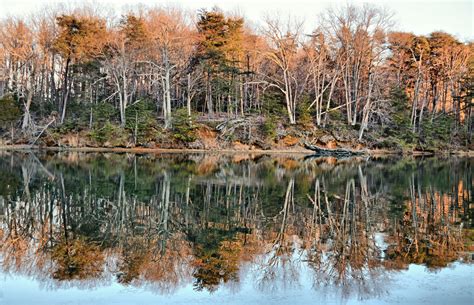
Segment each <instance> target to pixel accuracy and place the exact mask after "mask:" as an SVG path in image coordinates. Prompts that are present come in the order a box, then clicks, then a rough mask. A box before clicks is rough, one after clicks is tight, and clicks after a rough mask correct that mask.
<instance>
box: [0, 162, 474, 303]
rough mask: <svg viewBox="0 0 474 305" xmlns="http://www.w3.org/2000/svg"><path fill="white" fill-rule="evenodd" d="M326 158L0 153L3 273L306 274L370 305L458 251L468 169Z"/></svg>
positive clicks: (178, 278) (142, 281)
mask: <svg viewBox="0 0 474 305" xmlns="http://www.w3.org/2000/svg"><path fill="white" fill-rule="evenodd" d="M326 161H328V162H325V161H324V160H320V159H316V160H315V159H309V160H304V159H298V158H291V157H278V158H272V157H269V156H258V157H255V158H253V157H251V156H248V157H246V158H236V157H235V156H216V155H211V156H208V155H188V156H182V155H176V156H166V155H157V156H136V155H114V154H100V155H96V154H80V153H67V154H64V153H61V154H55V155H40V156H39V157H36V156H34V155H32V154H29V153H27V154H21V153H15V154H10V155H9V154H5V153H3V155H2V156H0V170H1V171H2V172H3V173H7V174H6V175H1V176H0V242H1V245H0V257H1V258H2V270H3V271H7V272H12V273H21V274H26V275H28V276H30V277H34V278H36V279H39V280H41V281H43V282H45V283H47V285H50V286H51V287H60V286H62V285H70V284H72V285H82V286H84V285H86V286H89V287H91V286H94V285H97V284H98V283H100V282H105V281H108V280H111V279H115V280H116V281H117V282H119V283H121V284H122V285H132V286H137V287H147V288H148V289H151V290H153V291H156V292H158V293H172V292H174V291H175V290H176V289H177V288H178V287H182V286H184V285H188V284H191V283H192V285H193V286H194V288H195V289H196V290H207V291H211V292H212V291H216V290H217V289H218V288H219V287H220V286H222V285H229V284H231V285H232V286H233V287H237V289H238V286H239V284H240V282H241V281H244V280H246V281H248V280H250V279H251V280H255V283H256V284H257V287H258V288H259V289H262V290H272V289H279V288H281V287H283V288H284V287H289V286H298V285H300V283H301V277H302V275H303V273H304V275H307V274H308V272H310V274H312V278H313V284H314V287H315V288H316V289H321V290H322V291H323V290H324V291H332V292H334V293H336V294H338V295H341V296H343V297H348V296H350V295H357V296H358V297H359V298H370V297H374V296H377V295H380V294H383V293H384V291H386V290H387V289H386V288H385V287H386V286H387V285H389V284H390V282H389V280H388V276H389V274H390V272H395V271H396V270H400V269H404V268H407V267H408V265H409V264H413V263H415V264H424V265H426V266H428V267H429V268H442V267H445V266H447V265H448V264H449V263H450V262H453V261H456V260H458V259H459V258H460V257H461V256H463V255H464V253H465V251H466V242H469V241H466V239H465V236H466V234H465V233H466V229H469V230H472V229H470V228H469V225H470V224H469V223H468V222H466V219H468V218H469V217H470V216H469V213H470V209H469V203H470V202H472V176H471V175H472V170H471V168H472V160H471V159H459V160H456V159H455V160H451V161H444V160H436V159H431V160H414V159H402V160H399V161H396V162H394V161H393V160H384V159H382V160H372V161H366V160H352V161H351V160H343V161H338V160H326ZM289 164H291V166H290V165H289ZM434 172H436V175H435V174H434ZM471 225H472V224H471ZM322 288H324V289H322ZM327 288H331V289H327Z"/></svg>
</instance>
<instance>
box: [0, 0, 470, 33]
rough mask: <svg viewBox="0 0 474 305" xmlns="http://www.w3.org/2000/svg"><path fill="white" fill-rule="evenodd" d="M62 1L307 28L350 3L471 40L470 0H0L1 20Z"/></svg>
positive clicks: (408, 27)
mask: <svg viewBox="0 0 474 305" xmlns="http://www.w3.org/2000/svg"><path fill="white" fill-rule="evenodd" d="M61 2H67V3H71V2H76V3H79V4H80V3H83V2H98V3H101V4H102V5H107V6H111V7H112V8H113V9H114V10H116V11H117V13H119V12H120V11H121V10H124V9H126V8H127V6H130V5H135V4H138V3H142V4H145V5H156V4H172V5H178V6H180V7H182V8H187V9H193V10H197V9H200V8H212V7H213V6H218V7H220V8H221V9H223V10H224V11H232V12H234V11H238V12H239V13H241V14H243V15H244V16H245V17H246V18H247V19H249V20H250V21H253V22H257V23H258V22H259V20H261V18H262V16H264V15H265V14H272V13H279V14H281V15H291V16H293V17H298V18H303V19H304V20H305V22H306V26H307V27H308V28H311V27H312V25H314V24H316V20H317V19H316V18H317V16H318V14H319V13H320V12H322V11H323V10H324V9H325V8H326V7H328V6H335V5H336V6H337V5H338V4H339V5H341V4H345V3H347V2H351V3H364V2H369V3H374V4H377V5H380V6H384V7H387V8H389V9H390V10H391V11H393V12H394V13H395V18H394V21H395V22H396V26H395V30H403V31H408V32H413V33H415V34H428V33H430V32H433V31H438V30H442V31H445V32H448V33H450V34H454V35H456V36H457V37H458V38H459V39H461V40H463V41H467V40H473V39H474V31H473V28H474V25H473V15H474V11H473V9H474V7H473V1H471V0H433V1H432V0H352V1H351V0H349V1H344V0H332V1H327V0H322V1H318V0H312V1H311V0H175V1H160V0H101V1H97V0H95V1H94V0H87V1H79V0H76V1H70V0H69V1H64V0H62V1H61V0H0V18H1V17H4V16H8V15H24V14H29V13H33V12H35V11H38V10H40V9H41V8H42V7H44V5H47V4H54V3H61Z"/></svg>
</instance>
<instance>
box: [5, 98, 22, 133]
mask: <svg viewBox="0 0 474 305" xmlns="http://www.w3.org/2000/svg"><path fill="white" fill-rule="evenodd" d="M20 114H21V113H20V108H19V107H18V104H17V103H16V102H15V100H14V99H13V97H12V96H10V95H6V96H4V97H2V98H0V127H8V126H9V125H10V124H12V123H14V122H15V121H17V120H19V119H20V116H21V115H20Z"/></svg>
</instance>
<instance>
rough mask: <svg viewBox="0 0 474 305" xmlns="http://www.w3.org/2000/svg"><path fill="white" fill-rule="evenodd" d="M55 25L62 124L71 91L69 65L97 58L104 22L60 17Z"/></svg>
mask: <svg viewBox="0 0 474 305" xmlns="http://www.w3.org/2000/svg"><path fill="white" fill-rule="evenodd" d="M57 24H58V26H59V28H60V30H59V33H58V35H57V37H56V39H55V41H54V49H55V51H56V52H58V53H59V54H60V55H61V56H62V58H63V60H64V68H63V75H62V98H61V103H60V112H61V118H60V123H61V124H62V123H63V122H64V118H65V116H66V107H67V102H68V98H69V94H70V90H71V80H70V79H69V78H70V71H69V70H70V67H71V64H72V63H74V62H80V61H85V60H88V59H90V58H91V57H94V56H97V55H98V54H99V53H100V51H101V50H102V44H103V42H104V40H105V35H106V31H105V22H104V20H102V19H99V18H97V17H93V16H76V15H61V16H59V17H58V18H57Z"/></svg>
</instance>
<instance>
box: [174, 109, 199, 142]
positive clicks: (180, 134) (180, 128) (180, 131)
mask: <svg viewBox="0 0 474 305" xmlns="http://www.w3.org/2000/svg"><path fill="white" fill-rule="evenodd" d="M193 121H194V118H191V120H190V119H189V117H188V112H187V109H186V108H180V109H177V110H176V111H175V112H174V114H173V137H174V138H175V139H177V140H180V141H183V142H194V141H196V139H197V137H196V132H195V129H196V127H195V126H194V124H193V123H192V122H193Z"/></svg>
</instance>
